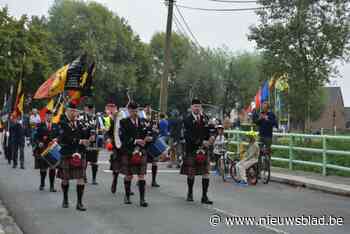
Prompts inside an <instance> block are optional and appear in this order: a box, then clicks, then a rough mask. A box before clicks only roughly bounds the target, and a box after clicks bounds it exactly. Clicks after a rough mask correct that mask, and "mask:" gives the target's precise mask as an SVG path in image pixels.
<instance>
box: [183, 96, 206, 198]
mask: <svg viewBox="0 0 350 234" xmlns="http://www.w3.org/2000/svg"><path fill="white" fill-rule="evenodd" d="M201 110H202V106H201V101H200V100H198V99H194V100H192V106H191V113H190V114H189V115H188V116H187V117H186V118H185V119H184V137H185V142H186V146H185V148H186V153H185V157H184V159H183V164H182V166H181V171H180V173H181V174H183V175H187V185H188V193H187V201H190V202H192V201H193V185H194V180H195V176H196V175H202V191H203V193H202V200H201V202H202V203H203V204H213V202H212V201H211V200H209V198H208V196H207V192H208V187H209V158H208V153H207V151H208V148H209V146H210V142H212V141H213V139H211V138H210V137H209V131H208V118H207V117H206V116H205V115H204V114H203V113H202V112H201Z"/></svg>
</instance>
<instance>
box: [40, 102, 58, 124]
mask: <svg viewBox="0 0 350 234" xmlns="http://www.w3.org/2000/svg"><path fill="white" fill-rule="evenodd" d="M54 105H55V101H54V100H53V99H51V100H50V101H49V102H48V103H47V105H46V106H45V107H44V108H42V109H41V110H40V111H39V115H40V119H41V121H45V117H46V116H45V115H46V112H47V111H51V112H52V111H53V108H54Z"/></svg>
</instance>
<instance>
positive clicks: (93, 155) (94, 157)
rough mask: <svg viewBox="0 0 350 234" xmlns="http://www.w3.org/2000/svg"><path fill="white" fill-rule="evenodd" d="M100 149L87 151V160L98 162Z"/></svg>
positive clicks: (91, 162)
mask: <svg viewBox="0 0 350 234" xmlns="http://www.w3.org/2000/svg"><path fill="white" fill-rule="evenodd" d="M98 155H99V151H98V150H96V149H93V150H87V151H86V161H87V162H90V164H97V162H98Z"/></svg>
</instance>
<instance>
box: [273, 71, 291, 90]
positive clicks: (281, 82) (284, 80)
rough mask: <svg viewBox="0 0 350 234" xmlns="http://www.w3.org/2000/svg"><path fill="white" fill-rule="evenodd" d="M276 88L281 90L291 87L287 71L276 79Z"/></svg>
mask: <svg viewBox="0 0 350 234" xmlns="http://www.w3.org/2000/svg"><path fill="white" fill-rule="evenodd" d="M276 89H277V90H278V91H280V92H284V91H287V90H288V89H289V84H288V75H287V74H286V73H285V74H283V75H282V76H280V77H279V78H278V80H277V81H276Z"/></svg>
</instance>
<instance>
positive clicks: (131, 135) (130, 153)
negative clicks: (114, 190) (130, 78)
mask: <svg viewBox="0 0 350 234" xmlns="http://www.w3.org/2000/svg"><path fill="white" fill-rule="evenodd" d="M137 108H138V106H137V104H136V103H134V102H131V103H129V105H128V111H129V117H128V118H126V119H123V120H121V121H120V139H121V150H120V153H121V155H120V156H121V159H120V160H119V162H120V163H121V167H120V168H121V170H120V172H121V173H122V174H123V175H125V178H124V187H125V198H124V203H125V204H131V200H130V187H131V181H132V179H133V175H137V177H138V187H139V192H140V206H142V207H147V206H148V203H147V202H146V201H145V186H146V181H145V175H146V169H147V155H146V153H145V148H146V147H147V144H149V143H150V142H152V140H153V138H152V137H151V136H147V131H145V129H146V125H145V123H144V121H142V119H141V118H139V117H138V113H137Z"/></svg>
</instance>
